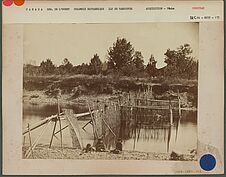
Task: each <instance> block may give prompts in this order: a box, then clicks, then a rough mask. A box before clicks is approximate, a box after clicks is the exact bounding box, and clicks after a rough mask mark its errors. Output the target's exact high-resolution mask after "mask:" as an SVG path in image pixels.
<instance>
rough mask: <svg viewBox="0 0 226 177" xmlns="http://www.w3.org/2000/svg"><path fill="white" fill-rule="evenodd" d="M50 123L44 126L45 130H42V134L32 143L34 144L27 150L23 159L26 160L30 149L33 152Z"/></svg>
mask: <svg viewBox="0 0 226 177" xmlns="http://www.w3.org/2000/svg"><path fill="white" fill-rule="evenodd" d="M49 123H50V121H49V122H48V123H47V124H46V126H45V128H44V129H43V130H42V132H41V133H40V135H39V136H38V137H37V138H36V140H35V141H34V143H33V144H32V146H31V147H30V148H29V149H28V150H27V152H26V154H25V157H26V158H28V157H29V156H30V154H31V149H33V150H34V148H35V146H36V145H37V143H38V141H39V140H40V139H41V137H42V135H43V134H44V133H45V131H46V130H47V128H48V125H49Z"/></svg>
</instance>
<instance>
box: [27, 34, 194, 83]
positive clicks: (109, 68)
mask: <svg viewBox="0 0 226 177" xmlns="http://www.w3.org/2000/svg"><path fill="white" fill-rule="evenodd" d="M107 53H108V55H107V61H105V62H102V61H101V59H100V57H99V56H98V54H94V56H93V57H92V58H91V59H90V62H89V63H82V64H80V65H76V66H73V64H72V63H71V62H70V61H69V60H68V59H67V58H65V59H63V62H62V64H61V65H60V66H55V65H54V63H53V62H52V60H51V59H46V60H44V61H42V62H41V63H40V65H39V66H34V65H30V64H26V65H24V75H25V76H43V75H74V74H86V75H116V74H117V75H122V76H136V77H178V78H185V79H197V77H198V61H197V60H195V58H194V57H192V56H191V54H192V49H191V46H190V45H189V44H184V45H181V46H179V47H178V48H177V49H176V50H171V49H167V51H166V52H165V53H164V55H165V61H164V62H165V63H166V66H165V67H163V68H160V69H157V68H156V63H157V61H156V60H155V58H154V56H153V55H152V54H151V55H150V58H149V61H148V63H147V65H145V64H144V57H143V55H142V53H141V52H140V51H136V50H135V49H134V47H133V46H132V44H131V43H130V42H129V41H127V40H126V39H125V38H117V40H116V42H114V43H113V46H112V47H110V48H109V49H108V51H107Z"/></svg>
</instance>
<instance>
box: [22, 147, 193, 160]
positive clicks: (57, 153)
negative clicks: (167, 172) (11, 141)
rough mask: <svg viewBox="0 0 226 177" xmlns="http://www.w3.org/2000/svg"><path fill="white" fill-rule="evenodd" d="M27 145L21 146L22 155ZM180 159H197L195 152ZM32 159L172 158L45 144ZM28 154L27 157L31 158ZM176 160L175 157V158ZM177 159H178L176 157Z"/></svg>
mask: <svg viewBox="0 0 226 177" xmlns="http://www.w3.org/2000/svg"><path fill="white" fill-rule="evenodd" d="M26 149H27V147H24V148H23V155H24V153H25V150H26ZM179 156H180V157H179V159H180V160H181V161H195V160H197V158H196V155H195V154H186V155H185V154H181V155H179ZM33 157H34V159H84V160H172V159H171V153H154V152H148V153H147V152H138V151H122V153H121V154H113V153H110V152H89V153H83V152H82V151H81V150H80V149H73V148H68V147H64V149H63V152H62V151H61V149H60V148H59V147H52V148H51V149H49V148H48V147H47V146H41V145H39V146H38V147H36V148H35V150H34V151H33ZM33 157H32V156H30V157H29V158H33ZM175 160H176V159H175ZM177 160H178V159H177Z"/></svg>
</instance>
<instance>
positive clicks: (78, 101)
mask: <svg viewBox="0 0 226 177" xmlns="http://www.w3.org/2000/svg"><path fill="white" fill-rule="evenodd" d="M109 99H114V96H112V95H105V94H101V95H81V96H79V97H77V98H73V95H72V94H62V95H61V96H60V98H59V102H60V105H61V106H63V107H67V106H74V105H76V106H87V105H86V101H87V100H89V101H96V100H99V101H103V100H109ZM23 103H25V104H32V105H45V104H47V105H55V104H57V99H56V97H54V96H48V95H46V94H45V91H39V90H34V91H28V90H23Z"/></svg>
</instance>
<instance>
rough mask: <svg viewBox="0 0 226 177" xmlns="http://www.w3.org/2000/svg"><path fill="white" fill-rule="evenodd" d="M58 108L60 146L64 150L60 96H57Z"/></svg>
mask: <svg viewBox="0 0 226 177" xmlns="http://www.w3.org/2000/svg"><path fill="white" fill-rule="evenodd" d="M57 110H58V120H59V125H60V147H61V150H62V151H63V134H62V127H61V120H60V103H59V98H58V97H57Z"/></svg>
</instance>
